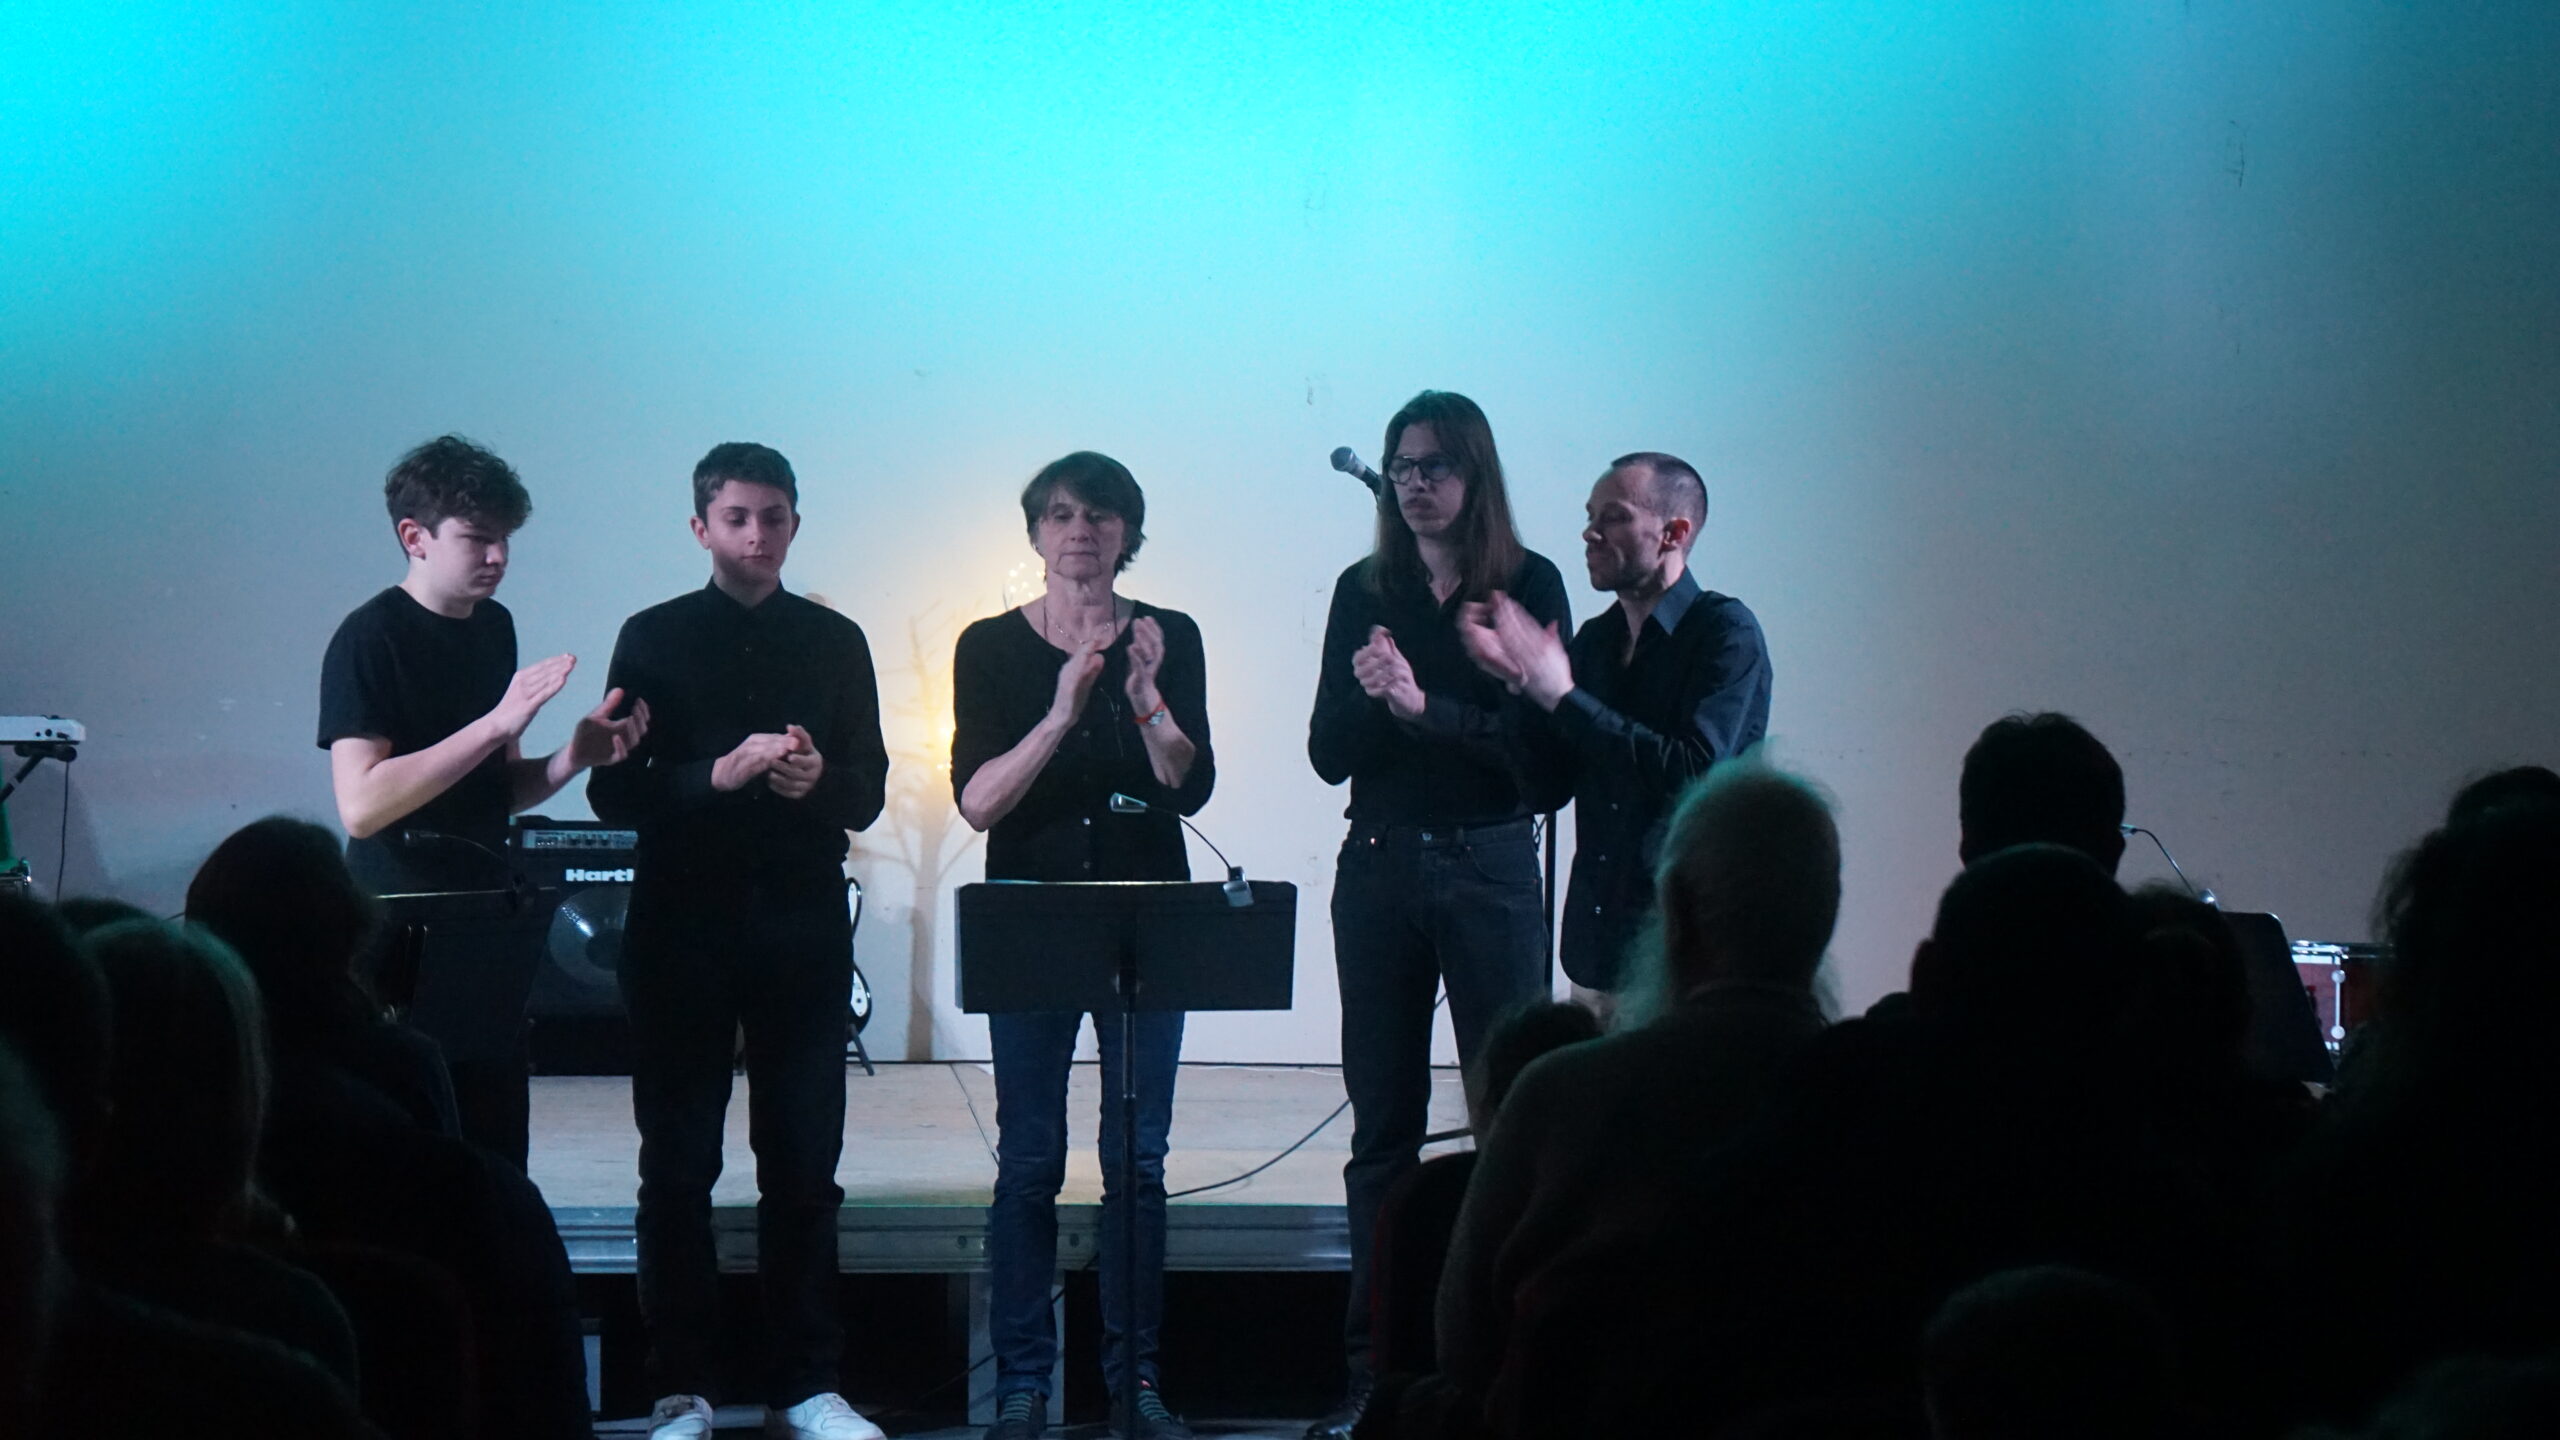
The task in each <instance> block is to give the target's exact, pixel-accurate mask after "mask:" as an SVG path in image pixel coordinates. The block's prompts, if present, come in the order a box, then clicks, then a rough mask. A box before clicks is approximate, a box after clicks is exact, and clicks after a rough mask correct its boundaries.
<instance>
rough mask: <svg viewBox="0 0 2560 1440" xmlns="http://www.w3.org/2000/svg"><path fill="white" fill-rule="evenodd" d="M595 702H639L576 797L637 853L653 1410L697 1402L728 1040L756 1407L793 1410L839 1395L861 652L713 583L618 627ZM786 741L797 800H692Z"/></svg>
mask: <svg viewBox="0 0 2560 1440" xmlns="http://www.w3.org/2000/svg"><path fill="white" fill-rule="evenodd" d="M607 683H608V684H609V685H613V686H620V687H621V688H622V690H623V692H624V693H625V694H626V695H627V696H629V697H630V699H631V700H633V701H640V700H646V701H647V702H648V703H649V734H648V736H647V738H645V739H644V740H643V741H642V742H641V744H640V748H639V749H638V750H637V751H636V752H635V753H634V754H633V755H632V756H631V757H630V758H629V759H628V760H625V761H624V762H623V763H622V764H620V765H616V766H613V767H611V768H610V769H604V770H598V771H596V772H595V776H594V778H593V779H591V780H589V781H588V782H587V798H588V800H589V801H591V802H592V803H593V804H594V806H595V811H596V814H597V815H598V816H599V817H601V818H603V819H605V820H606V821H608V822H611V823H614V824H619V825H630V826H633V827H635V828H636V829H637V830H638V831H639V832H640V844H639V851H638V854H637V856H636V858H635V862H634V869H635V870H636V871H637V874H636V875H635V876H634V877H633V883H632V893H631V913H630V918H629V920H628V922H627V924H626V927H625V931H624V947H625V948H624V955H623V963H622V971H621V980H622V996H623V1001H624V1004H625V1006H626V1007H627V1008H628V1009H629V1011H630V1015H631V1034H632V1076H631V1111H632V1118H633V1120H634V1122H635V1123H637V1125H638V1126H639V1129H640V1211H639V1216H638V1220H637V1229H638V1232H639V1240H640V1302H641V1311H642V1315H643V1318H644V1319H645V1320H646V1321H647V1322H648V1326H649V1332H650V1349H651V1353H652V1364H653V1368H654V1370H655V1374H656V1378H657V1380H658V1388H659V1390H660V1392H661V1393H679V1392H681V1393H686V1394H702V1393H704V1392H706V1391H707V1390H709V1389H710V1388H711V1386H710V1375H709V1368H710V1363H711V1361H710V1355H711V1352H712V1349H713V1344H714V1340H715V1331H716V1326H717V1323H718V1316H717V1306H716V1295H717V1290H718V1281H719V1276H718V1271H717V1265H716V1258H715V1255H714V1252H713V1249H712V1238H711V1186H712V1182H713V1181H714V1180H715V1179H716V1178H717V1177H718V1176H719V1174H720V1167H721V1137H722V1134H723V1130H724V1119H725V1117H726V1115H727V1112H728V1108H729V1095H730V1060H731V1056H732V1054H733V1053H734V1052H733V1049H732V1046H733V1043H734V1041H733V1037H734V1036H735V1034H736V1033H737V1029H738V1028H739V1027H741V1026H743V1027H744V1029H745V1032H746V1057H747V1075H748V1081H749V1084H748V1090H747V1106H748V1113H749V1121H748V1133H749V1136H750V1139H751V1143H752V1144H753V1145H754V1147H755V1155H756V1188H757V1192H758V1197H759V1198H758V1202H757V1206H756V1226H757V1256H758V1258H757V1267H756V1268H757V1272H758V1280H759V1283H760V1285H761V1287H762V1291H763V1312H764V1326H763V1336H764V1346H765V1351H766V1355H767V1356H768V1358H769V1359H770V1361H771V1366H770V1372H769V1375H768V1377H767V1390H766V1393H765V1395H764V1397H763V1398H764V1399H765V1400H766V1402H767V1403H769V1404H772V1405H776V1406H790V1405H795V1404H798V1403H799V1402H801V1401H803V1400H806V1399H808V1398H809V1397H810V1396H812V1395H815V1394H818V1393H820V1392H821V1391H827V1390H832V1389H834V1388H835V1386H836V1379H835V1376H836V1365H837V1359H838V1354H839V1351H840V1350H841V1348H842V1343H843V1341H842V1333H841V1327H840V1322H839V1320H838V1314H837V1309H836V1304H835V1283H836V1238H835V1231H836V1211H837V1208H838V1207H839V1206H841V1205H842V1204H843V1202H844V1192H843V1191H842V1190H841V1189H839V1188H837V1186H836V1183H835V1173H836V1162H837V1160H838V1159H839V1158H840V1157H841V1155H842V1153H843V1150H844V1102H845V1095H844V1047H845V1026H846V1005H847V1002H848V999H849V997H850V995H851V993H852V988H853V926H852V920H851V916H850V914H849V912H848V911H847V908H846V905H845V882H844V858H845V852H846V850H847V842H846V832H847V831H849V830H859V829H862V828H864V827H865V826H868V825H869V824H870V823H871V822H872V821H873V820H874V819H876V818H878V816H879V814H880V807H881V803H882V800H883V795H884V790H883V787H884V784H885V782H886V780H887V777H888V771H889V756H888V752H887V751H886V750H885V749H884V748H883V747H882V745H881V740H880V697H879V692H878V690H877V688H876V686H875V683H874V680H873V676H872V670H871V650H870V646H869V645H868V644H867V643H866V642H865V641H864V639H863V636H862V630H861V628H860V627H859V626H857V625H855V624H854V623H853V622H852V621H851V620H848V619H846V618H844V617H843V616H841V615H838V614H836V613H835V612H833V611H831V610H828V609H827V608H825V607H824V606H821V605H818V604H816V603H815V602H813V601H810V600H806V599H803V598H802V597H800V596H797V595H794V594H791V593H790V592H788V591H784V590H776V591H775V592H774V593H772V594H771V595H768V596H766V597H765V598H764V599H763V600H762V601H760V602H758V603H757V604H756V605H754V606H752V607H749V606H746V605H741V604H739V603H738V602H737V601H736V600H734V599H732V598H731V597H730V596H729V595H728V594H727V592H725V591H723V590H721V589H720V588H719V586H718V585H717V584H710V585H705V586H704V587H703V588H702V589H700V590H697V591H694V592H693V593H691V594H689V595H680V596H678V597H676V598H675V599H673V600H670V601H667V602H666V603H664V604H662V605H655V606H652V607H650V608H649V609H647V610H643V611H641V612H640V613H639V614H637V615H634V616H632V617H631V618H630V619H629V620H627V621H625V622H623V626H622V636H621V638H620V639H619V640H618V641H616V642H615V644H614V650H613V668H612V673H611V675H610V676H609V677H608V682H607ZM795 724H796V725H798V726H800V727H801V728H803V729H805V730H807V731H808V732H809V738H810V740H811V741H812V742H813V743H814V744H815V745H816V746H817V750H818V753H819V755H821V756H822V757H824V758H825V760H826V769H825V771H824V772H823V773H822V774H821V775H820V776H819V779H818V783H817V785H816V787H815V788H813V789H812V790H811V791H810V792H809V793H808V794H807V795H806V796H804V797H802V798H800V799H798V800H790V799H785V798H784V797H783V796H781V795H779V794H777V793H775V792H774V790H773V789H772V787H771V786H770V785H769V784H768V783H767V782H766V781H765V779H764V778H763V777H761V776H760V777H758V778H756V779H754V780H752V781H750V782H748V783H747V784H746V785H744V786H741V787H740V788H738V789H737V790H734V791H720V790H716V789H714V788H712V784H711V772H712V767H713V765H714V764H715V763H716V762H717V761H718V760H719V759H720V758H721V757H722V756H724V755H727V754H728V753H729V752H730V751H732V750H734V749H736V748H737V746H738V743H739V742H740V741H742V740H744V739H746V738H747V737H748V736H749V735H752V734H770V733H776V732H779V731H781V730H783V729H785V728H786V727H787V726H790V725H795Z"/></svg>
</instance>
